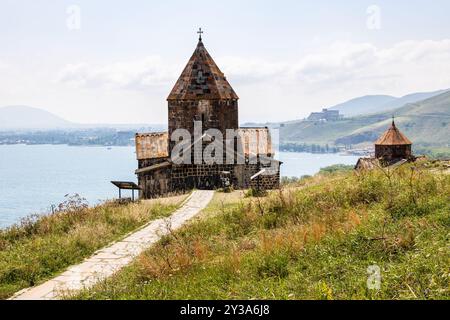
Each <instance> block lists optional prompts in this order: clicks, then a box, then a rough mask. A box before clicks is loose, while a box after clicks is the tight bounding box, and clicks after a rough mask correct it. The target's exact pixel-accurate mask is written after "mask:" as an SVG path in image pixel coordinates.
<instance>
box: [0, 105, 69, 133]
mask: <svg viewBox="0 0 450 320" xmlns="http://www.w3.org/2000/svg"><path fill="white" fill-rule="evenodd" d="M75 126H76V125H75V124H74V123H71V122H69V121H66V120H64V119H62V118H60V117H58V116H55V115H54V114H52V113H50V112H47V111H45V110H42V109H38V108H33V107H27V106H8V107H2V108H0V130H10V129H60V128H70V127H75Z"/></svg>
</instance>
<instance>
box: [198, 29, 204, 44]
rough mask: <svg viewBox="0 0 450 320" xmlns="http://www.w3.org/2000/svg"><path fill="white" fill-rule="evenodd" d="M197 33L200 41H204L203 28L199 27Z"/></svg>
mask: <svg viewBox="0 0 450 320" xmlns="http://www.w3.org/2000/svg"><path fill="white" fill-rule="evenodd" d="M197 33H198V41H202V34H203V33H204V32H203V31H202V28H198V31H197Z"/></svg>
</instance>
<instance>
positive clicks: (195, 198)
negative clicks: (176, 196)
mask: <svg viewBox="0 0 450 320" xmlns="http://www.w3.org/2000/svg"><path fill="white" fill-rule="evenodd" d="M213 195H214V191H194V192H193V193H192V194H191V196H190V197H189V198H188V199H186V201H185V203H184V205H182V207H181V208H180V209H178V210H177V211H176V212H175V213H174V214H173V215H172V216H170V217H169V218H165V219H158V220H154V221H152V222H150V223H149V224H148V225H147V226H145V227H143V228H142V229H140V230H139V231H137V232H135V233H133V234H131V235H130V236H128V237H126V238H125V239H123V240H122V241H119V242H116V243H114V244H113V245H111V246H109V247H106V248H103V249H101V250H99V251H97V252H96V253H95V254H94V255H93V256H92V257H90V258H88V259H86V260H85V261H84V262H82V263H81V264H78V265H75V266H72V267H70V268H69V269H67V271H65V272H64V273H62V274H61V275H59V276H57V277H55V278H53V279H51V280H49V281H47V282H45V283H43V284H41V285H39V286H37V287H34V288H29V289H24V290H22V291H20V292H18V293H16V294H15V295H14V296H13V297H12V298H11V299H12V300H57V299H59V298H60V297H61V296H63V295H67V294H69V293H71V292H72V293H73V292H74V291H78V290H81V289H85V288H89V287H92V286H93V285H94V284H95V283H97V282H99V281H102V280H104V279H106V278H108V277H110V276H111V275H113V274H114V273H115V272H117V271H118V270H120V269H121V268H123V267H124V266H126V265H128V264H129V263H130V262H132V261H133V259H134V258H135V257H136V256H138V255H139V254H140V253H142V252H143V251H144V250H146V249H148V248H149V247H151V246H152V245H153V244H155V243H156V242H157V241H158V240H159V239H160V238H161V237H162V236H163V235H166V234H168V233H169V232H170V230H176V229H178V228H180V227H181V226H182V225H183V224H184V223H185V222H186V221H188V220H189V219H191V218H193V217H194V216H195V215H197V214H198V213H199V212H200V211H201V210H202V209H204V208H205V207H206V206H207V205H208V203H209V202H210V201H211V199H212V197H213Z"/></svg>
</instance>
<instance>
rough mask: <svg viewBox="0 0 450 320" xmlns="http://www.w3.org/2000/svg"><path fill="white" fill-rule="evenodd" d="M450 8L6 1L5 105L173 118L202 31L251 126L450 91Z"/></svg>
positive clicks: (78, 114)
mask: <svg viewBox="0 0 450 320" xmlns="http://www.w3.org/2000/svg"><path fill="white" fill-rule="evenodd" d="M449 12H450V1H448V0H433V1H425V0H420V1H419V0H416V1H411V0H409V1H406V0H395V1H392V0H388V1H387V0H386V1H376V0H375V1H373V0H372V1H364V0H347V1H344V0H343V1H336V0H329V1H324V0H315V1H310V0H308V1H299V0H292V1H288V0H286V1H282V0H278V1H275V0H273V1H261V0H258V1H256V0H254V1H253V0H240V1H229V0H228V1H220V2H219V1H211V0H208V1H186V0H184V1H170V0H168V1H149V0H129V1H125V0H122V1H118V0H117V1H114V0H78V1H77V0H72V1H65V0H58V1H55V0H39V1H35V0H0V106H6V105H29V106H34V107H39V108H42V109H46V110H48V111H50V112H53V113H55V114H57V115H59V116H62V117H64V118H66V119H67V120H71V121H76V122H83V123H156V122H159V123H161V122H165V121H166V117H167V103H166V98H167V96H168V94H169V92H170V90H171V88H172V87H173V85H174V84H175V81H176V80H177V77H178V75H179V74H180V73H181V71H182V69H183V67H184V65H185V64H186V63H187V60H188V59H189V57H190V56H191V54H192V52H193V50H194V48H195V46H196V43H197V34H196V31H197V29H198V27H200V26H201V27H202V28H203V29H204V31H205V33H204V36H203V37H204V43H205V46H206V47H207V49H208V50H209V52H210V53H211V55H212V56H213V58H214V59H215V61H216V62H217V64H218V65H219V67H220V68H221V69H222V71H224V72H225V74H226V76H227V78H228V80H229V82H230V83H231V85H232V86H233V88H234V89H235V91H236V92H237V94H238V95H239V96H240V98H241V99H240V120H241V122H247V121H277V120H288V119H294V118H302V117H304V116H305V115H307V114H308V113H309V112H311V111H314V110H318V109H320V108H322V107H326V106H330V105H334V104H337V103H340V102H343V101H345V100H347V99H351V98H354V97H357V96H362V95H366V94H391V95H397V96H399V95H404V94H408V93H411V92H417V91H434V90H438V89H444V88H450V19H448V13H449Z"/></svg>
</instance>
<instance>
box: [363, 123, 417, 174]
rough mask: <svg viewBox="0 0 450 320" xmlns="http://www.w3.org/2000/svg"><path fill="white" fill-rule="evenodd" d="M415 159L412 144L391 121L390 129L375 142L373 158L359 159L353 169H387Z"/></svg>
mask: <svg viewBox="0 0 450 320" xmlns="http://www.w3.org/2000/svg"><path fill="white" fill-rule="evenodd" d="M415 160H416V158H415V157H414V155H413V154H412V142H411V141H410V140H409V139H408V138H407V137H406V136H405V135H404V134H403V133H402V132H400V130H399V129H398V128H397V126H396V125H395V120H394V119H392V124H391V126H390V128H389V129H388V130H387V131H386V132H385V133H383V135H381V137H380V138H379V139H378V140H377V141H375V157H370V158H360V159H359V160H358V163H357V164H356V167H355V169H357V170H363V169H373V168H375V167H387V166H391V165H394V164H396V163H399V162H411V161H415Z"/></svg>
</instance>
